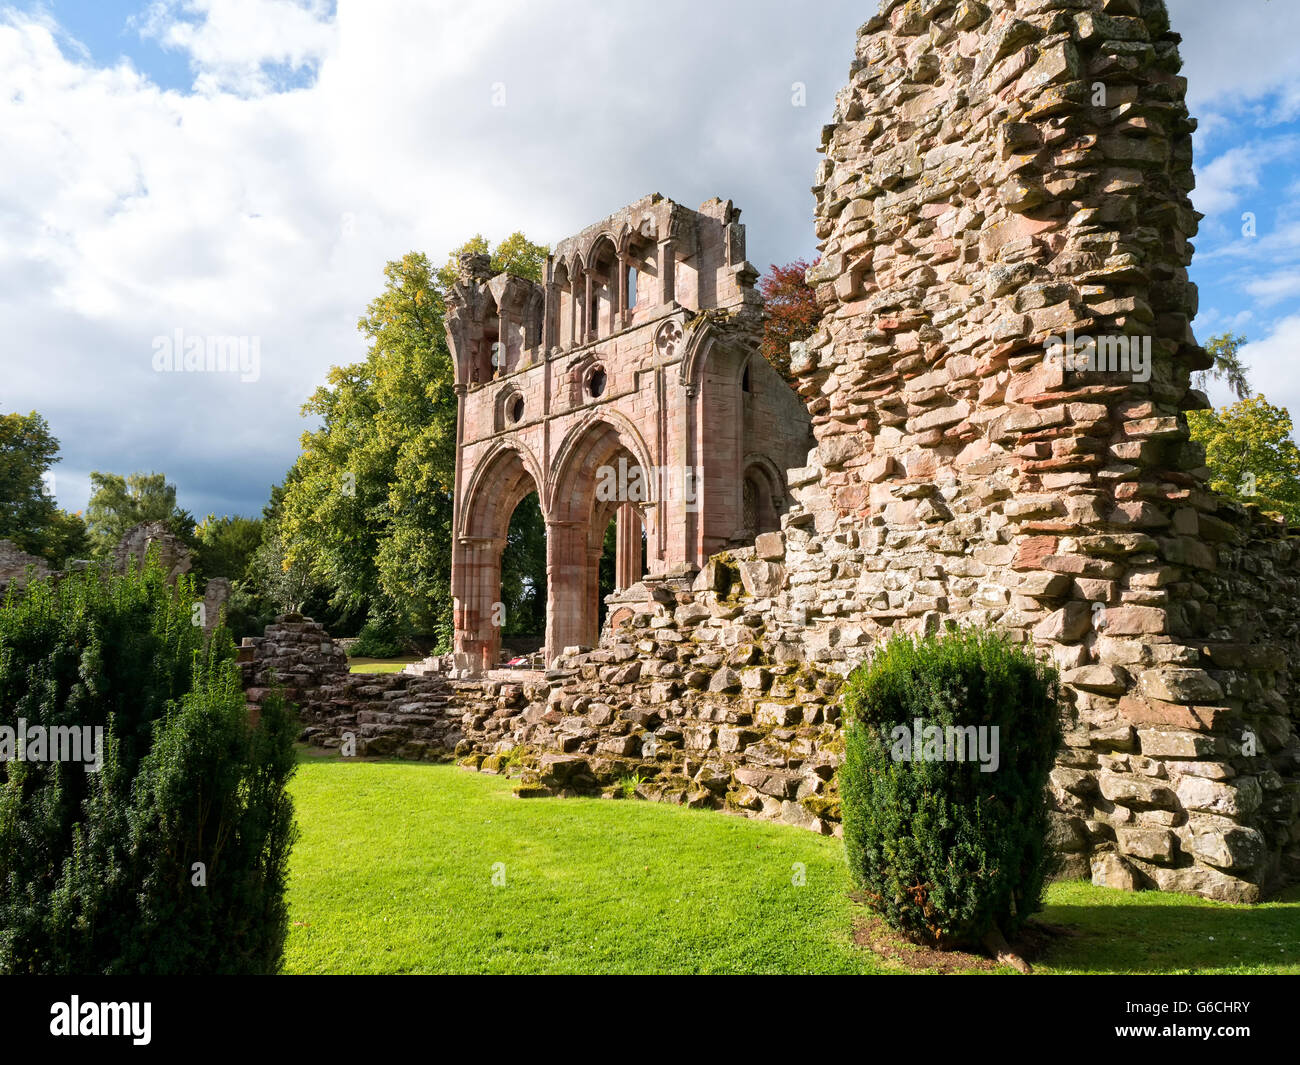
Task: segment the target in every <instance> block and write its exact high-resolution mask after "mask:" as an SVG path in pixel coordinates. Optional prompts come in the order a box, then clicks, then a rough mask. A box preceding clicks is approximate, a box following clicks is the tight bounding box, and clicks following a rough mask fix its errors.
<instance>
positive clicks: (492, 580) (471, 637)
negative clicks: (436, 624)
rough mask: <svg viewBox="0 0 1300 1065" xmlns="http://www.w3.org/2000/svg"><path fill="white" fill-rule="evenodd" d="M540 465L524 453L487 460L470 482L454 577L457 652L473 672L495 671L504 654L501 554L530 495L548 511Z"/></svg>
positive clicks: (508, 451) (509, 450)
mask: <svg viewBox="0 0 1300 1065" xmlns="http://www.w3.org/2000/svg"><path fill="white" fill-rule="evenodd" d="M542 488H543V485H542V481H541V478H540V475H539V471H538V469H537V464H536V462H535V461H534V460H533V458H532V456H531V455H529V454H528V453H527V452H525V451H524V450H523V449H522V448H516V447H511V446H502V447H500V448H497V449H496V450H495V451H493V452H492V453H491V454H489V455H487V456H486V457H485V458H484V460H483V461H482V462H481V463H480V464H479V466H478V468H477V469H476V470H475V471H474V474H473V476H472V478H471V480H470V485H469V490H468V492H467V493H466V496H467V498H466V504H465V507H464V509H463V511H462V513H461V518H460V527H459V528H458V529H457V530H456V537H457V542H458V545H459V547H460V550H459V551H458V552H457V557H456V559H455V564H454V565H453V566H452V572H451V581H452V584H451V594H452V597H453V599H454V601H455V612H454V624H455V630H456V631H455V640H456V650H457V651H458V652H461V653H463V654H467V655H468V656H469V659H470V664H471V666H472V667H473V668H475V669H491V668H493V667H494V666H496V664H497V659H498V657H499V655H500V650H501V627H502V623H503V621H504V618H503V617H502V608H501V605H500V594H501V554H502V552H503V551H504V550H505V546H506V536H507V533H508V531H509V528H510V517H511V515H512V514H513V513H514V511H515V507H517V506H518V505H519V503H520V502H521V501H522V500H523V499H524V497H525V496H527V495H528V494H529V493H531V492H536V493H537V494H538V498H539V500H541V501H542V502H543V506H545V502H544V495H543V493H542Z"/></svg>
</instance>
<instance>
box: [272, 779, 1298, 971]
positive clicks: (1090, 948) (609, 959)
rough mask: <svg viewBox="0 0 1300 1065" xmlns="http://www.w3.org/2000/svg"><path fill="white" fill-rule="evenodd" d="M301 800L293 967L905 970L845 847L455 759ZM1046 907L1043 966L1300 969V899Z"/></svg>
mask: <svg viewBox="0 0 1300 1065" xmlns="http://www.w3.org/2000/svg"><path fill="white" fill-rule="evenodd" d="M293 792H294V797H295V800H296V802H297V806H298V818H299V823H300V825H301V828H302V838H301V839H300V840H299V842H298V844H297V846H296V847H295V849H294V854H293V863H292V864H293V867H292V875H291V883H290V895H289V904H290V920H291V922H292V926H291V928H290V935H289V942H288V946H287V950H286V959H285V969H286V971H288V972H291V973H331V972H332V973H416V972H491V973H534V972H546V973H582V972H595V973H633V972H649V973H663V972H713V973H723V972H725V973H740V972H747V973H748V972H753V973H798V972H818V973H853V972H857V973H870V972H882V971H890V966H888V965H887V964H886V963H884V962H883V961H881V960H880V959H878V958H876V957H875V956H874V955H872V954H870V953H869V952H867V951H865V950H863V949H862V948H859V947H857V946H855V945H854V944H853V942H852V937H851V928H852V924H853V917H854V914H855V912H857V907H856V906H855V905H854V904H853V903H852V902H851V901H850V900H849V898H848V894H847V893H848V891H849V890H850V888H851V885H850V883H849V878H848V872H847V868H846V866H845V863H844V857H843V847H842V845H841V843H840V841H839V840H835V839H831V838H827V837H822V836H816V835H813V834H812V833H810V832H806V831H804V830H802V829H796V828H790V827H787V826H783V825H774V824H768V823H765V822H759V821H749V820H746V819H744V818H740V817H735V816H732V815H729V814H723V813H718V812H714V811H696V810H687V809H684V808H681V807H676V806H667V805H661V804H657V803H646V802H640V801H621V800H620V801H611V800H605V799H527V800H522V799H517V798H515V797H514V796H513V795H512V794H511V792H510V782H509V781H507V780H505V779H502V778H500V777H491V776H485V775H480V774H476V773H469V772H467V771H465V770H463V769H460V768H458V767H455V766H435V765H421V764H415V763H397V762H356V761H348V762H344V761H340V760H337V759H334V758H316V759H308V760H306V761H304V763H303V765H302V767H301V769H300V770H299V773H298V776H297V778H296V779H295V781H294V784H293ZM498 863H499V864H498ZM796 863H801V865H802V866H803V869H804V872H803V877H804V879H805V881H806V882H805V883H803V884H802V885H796V884H795V882H794V881H795V880H796V879H797V878H798V869H797V868H796ZM494 871H495V873H496V874H497V879H498V881H500V880H501V879H502V876H503V877H504V883H499V884H497V885H494V883H493V877H494ZM1048 901H1049V906H1048V908H1047V910H1046V911H1045V912H1044V914H1043V915H1042V918H1041V919H1042V920H1044V921H1046V922H1048V923H1050V924H1055V925H1070V926H1073V927H1074V928H1075V929H1077V932H1078V934H1075V935H1070V936H1065V937H1062V938H1061V940H1059V941H1058V942H1057V944H1056V945H1055V947H1054V948H1053V953H1052V955H1051V956H1050V957H1049V958H1048V959H1046V960H1045V961H1044V962H1043V963H1040V964H1038V965H1037V966H1036V968H1037V970H1038V971H1040V972H1117V971H1119V972H1185V971H1190V970H1196V971H1201V972H1211V971H1214V972H1265V971H1268V972H1297V971H1300V966H1297V964H1296V962H1295V959H1296V957H1297V956H1298V955H1300V944H1298V943H1297V929H1298V927H1300V921H1298V920H1297V917H1300V904H1297V902H1295V901H1291V902H1289V903H1273V904H1269V905H1265V906H1258V907H1244V906H1226V905H1221V904H1215V903H1209V902H1205V901H1203V900H1200V899H1189V898H1187V897H1185V896H1172V895H1157V894H1137V895H1129V894H1126V893H1124V892H1118V891H1110V890H1107V889H1104V888H1095V887H1092V886H1091V885H1089V884H1081V883H1078V884H1075V883H1072V884H1061V885H1055V886H1053V888H1052V889H1051V891H1050V893H1049V896H1048ZM1211 936H1213V937H1214V938H1213V939H1210V938H1209V937H1211Z"/></svg>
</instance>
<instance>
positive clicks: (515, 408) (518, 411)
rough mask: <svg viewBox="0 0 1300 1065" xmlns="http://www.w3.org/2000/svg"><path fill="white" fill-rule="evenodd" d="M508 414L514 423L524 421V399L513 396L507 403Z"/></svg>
mask: <svg viewBox="0 0 1300 1065" xmlns="http://www.w3.org/2000/svg"><path fill="white" fill-rule="evenodd" d="M506 414H507V415H509V417H510V420H511V421H512V422H520V421H523V418H524V397H523V396H519V395H515V396H511V397H510V399H509V401H507V403H506Z"/></svg>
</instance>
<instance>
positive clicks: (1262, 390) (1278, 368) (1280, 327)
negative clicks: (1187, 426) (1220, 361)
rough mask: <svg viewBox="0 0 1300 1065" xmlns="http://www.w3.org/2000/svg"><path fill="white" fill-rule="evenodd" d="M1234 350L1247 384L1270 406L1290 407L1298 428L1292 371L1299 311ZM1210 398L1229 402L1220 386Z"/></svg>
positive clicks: (1297, 385) (1299, 401)
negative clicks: (1248, 381)
mask: <svg viewBox="0 0 1300 1065" xmlns="http://www.w3.org/2000/svg"><path fill="white" fill-rule="evenodd" d="M1238 354H1239V355H1240V356H1241V359H1242V361H1243V362H1244V363H1245V364H1246V369H1247V372H1248V376H1249V380H1250V384H1251V388H1252V389H1253V390H1254V391H1255V392H1256V393H1259V394H1262V395H1264V396H1266V397H1267V398H1268V401H1269V402H1270V403H1272V404H1273V405H1274V406H1276V407H1286V408H1287V409H1288V410H1289V411H1291V412H1292V414H1293V416H1294V417H1295V418H1296V420H1297V428H1298V429H1300V376H1297V374H1296V372H1295V366H1296V358H1297V356H1300V314H1292V315H1288V316H1287V317H1285V318H1282V319H1280V320H1279V321H1277V322H1276V323H1274V325H1273V327H1272V331H1271V332H1270V333H1269V334H1268V336H1266V337H1264V338H1263V339H1262V340H1255V341H1252V342H1251V343H1249V344H1243V345H1242V347H1241V350H1240V352H1238ZM1214 398H1215V402H1216V403H1218V404H1219V405H1223V404H1225V403H1230V402H1232V398H1231V397H1227V396H1226V390H1223V389H1222V388H1221V386H1220V388H1219V389H1216V392H1215V397H1214Z"/></svg>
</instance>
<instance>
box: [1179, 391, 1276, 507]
mask: <svg viewBox="0 0 1300 1065" xmlns="http://www.w3.org/2000/svg"><path fill="white" fill-rule="evenodd" d="M1187 424H1188V427H1189V429H1190V430H1191V435H1192V439H1193V440H1195V441H1197V442H1199V443H1201V444H1203V445H1204V447H1205V461H1206V465H1208V466H1209V468H1210V473H1211V477H1210V487H1211V488H1213V489H1214V490H1215V491H1217V492H1220V493H1222V494H1223V495H1225V496H1228V497H1229V498H1231V499H1236V500H1238V501H1239V502H1242V503H1255V504H1257V505H1258V506H1260V507H1261V508H1262V509H1264V510H1265V511H1273V512H1276V513H1279V514H1281V515H1282V516H1283V517H1285V518H1286V520H1287V521H1288V522H1290V523H1292V524H1300V448H1297V447H1296V444H1295V441H1294V440H1293V439H1292V437H1291V432H1292V424H1291V415H1290V413H1289V412H1288V411H1287V410H1286V409H1285V408H1284V407H1275V406H1273V405H1272V404H1271V403H1269V402H1268V400H1267V399H1265V397H1264V396H1262V395H1259V396H1251V397H1250V398H1248V399H1241V400H1238V401H1237V402H1236V403H1234V404H1233V405H1232V406H1230V407H1224V408H1222V409H1221V410H1200V411H1189V412H1188V414H1187Z"/></svg>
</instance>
